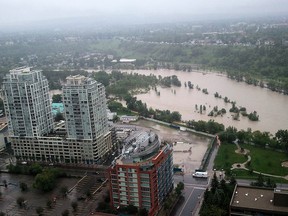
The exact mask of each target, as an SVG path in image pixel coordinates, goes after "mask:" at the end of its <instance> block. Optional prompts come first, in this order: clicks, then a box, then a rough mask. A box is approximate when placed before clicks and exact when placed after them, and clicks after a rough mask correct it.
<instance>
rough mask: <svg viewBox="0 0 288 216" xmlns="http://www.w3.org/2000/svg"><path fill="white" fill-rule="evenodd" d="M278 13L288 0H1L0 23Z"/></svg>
mask: <svg viewBox="0 0 288 216" xmlns="http://www.w3.org/2000/svg"><path fill="white" fill-rule="evenodd" d="M277 13H278V14H285V13H286V14H288V0H101V1H100V0H0V24H1V25H10V24H17V25H19V24H20V25H21V24H24V23H29V22H32V21H41V20H50V19H58V18H70V17H99V16H102V17H103V16H104V17H126V18H127V17H129V18H130V19H131V20H133V19H135V22H136V20H137V19H140V20H142V21H143V20H145V19H147V20H152V19H161V18H162V19H164V20H165V19H166V18H170V19H171V20H173V18H175V19H176V18H178V19H182V20H183V21H185V19H186V20H189V18H191V17H193V16H196V17H200V16H202V17H209V16H214V17H217V16H221V17H225V16H228V17H231V16H245V15H246V16H253V15H254V16H263V15H275V14H277ZM161 21H162V20H161Z"/></svg>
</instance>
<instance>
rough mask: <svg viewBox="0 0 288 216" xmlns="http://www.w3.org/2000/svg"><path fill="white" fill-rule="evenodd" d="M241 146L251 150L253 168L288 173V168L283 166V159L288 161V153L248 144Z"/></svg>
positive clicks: (273, 173)
mask: <svg viewBox="0 0 288 216" xmlns="http://www.w3.org/2000/svg"><path fill="white" fill-rule="evenodd" d="M241 147H243V148H245V149H249V150H250V155H251V158H252V159H251V168H252V169H253V170H256V171H258V172H263V173H269V174H272V175H279V176H284V175H288V168H285V167H282V166H281V163H282V162H283V161H288V154H287V153H283V152H276V151H274V150H270V149H263V148H259V147H256V146H252V145H247V144H246V145H244V144H242V145H241Z"/></svg>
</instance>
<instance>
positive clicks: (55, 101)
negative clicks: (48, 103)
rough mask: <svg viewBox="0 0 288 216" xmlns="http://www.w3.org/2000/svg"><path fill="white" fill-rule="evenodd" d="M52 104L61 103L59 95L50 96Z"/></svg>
mask: <svg viewBox="0 0 288 216" xmlns="http://www.w3.org/2000/svg"><path fill="white" fill-rule="evenodd" d="M52 103H62V95H61V94H54V95H53V96H52Z"/></svg>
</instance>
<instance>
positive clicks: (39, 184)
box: [33, 170, 56, 192]
mask: <svg viewBox="0 0 288 216" xmlns="http://www.w3.org/2000/svg"><path fill="white" fill-rule="evenodd" d="M55 184H56V175H55V173H53V171H52V170H45V171H44V172H43V173H39V174H37V175H36V177H35V180H34V183H33V187H34V188H36V189H39V190H41V191H43V192H48V191H51V190H52V189H54V187H55Z"/></svg>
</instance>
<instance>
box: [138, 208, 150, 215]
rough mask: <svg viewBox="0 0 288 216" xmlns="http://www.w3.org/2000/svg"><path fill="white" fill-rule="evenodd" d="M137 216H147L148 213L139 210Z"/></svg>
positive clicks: (142, 209)
mask: <svg viewBox="0 0 288 216" xmlns="http://www.w3.org/2000/svg"><path fill="white" fill-rule="evenodd" d="M138 215H139V216H148V211H147V209H145V208H140V209H139V211H138Z"/></svg>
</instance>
